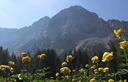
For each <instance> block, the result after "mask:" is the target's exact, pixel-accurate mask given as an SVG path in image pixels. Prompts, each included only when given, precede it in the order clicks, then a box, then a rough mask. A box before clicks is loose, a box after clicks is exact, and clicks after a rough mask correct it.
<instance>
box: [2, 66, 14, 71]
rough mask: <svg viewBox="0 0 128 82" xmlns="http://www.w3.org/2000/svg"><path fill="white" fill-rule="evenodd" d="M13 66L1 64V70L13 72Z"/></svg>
mask: <svg viewBox="0 0 128 82" xmlns="http://www.w3.org/2000/svg"><path fill="white" fill-rule="evenodd" d="M12 69H13V68H12V67H10V66H8V65H0V70H1V71H6V72H11V71H12Z"/></svg>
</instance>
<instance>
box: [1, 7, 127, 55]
mask: <svg viewBox="0 0 128 82" xmlns="http://www.w3.org/2000/svg"><path fill="white" fill-rule="evenodd" d="M112 24H114V25H117V26H119V25H123V27H125V29H127V27H128V22H126V21H118V20H108V21H105V20H103V19H102V18H99V17H98V15H97V14H96V13H93V12H90V11H88V10H86V9H84V8H83V7H81V6H71V7H69V8H66V9H63V10H61V11H60V12H59V13H57V14H56V15H55V16H53V17H52V18H49V17H47V16H46V17H43V18H41V19H40V20H38V21H36V22H34V23H33V24H32V25H30V26H28V27H27V26H26V27H23V28H21V29H3V28H1V29H0V37H1V39H0V45H2V46H4V47H5V48H9V50H10V51H14V52H16V53H20V52H22V51H29V52H31V53H35V52H36V51H37V50H39V49H43V48H54V49H55V50H56V51H57V52H58V54H59V55H61V54H62V53H64V52H65V51H68V50H71V49H74V48H76V49H80V48H83V49H85V48H86V49H87V48H89V49H91V48H92V47H94V46H95V48H96V47H97V46H99V45H101V46H102V47H98V49H101V48H102V49H103V50H105V49H106V48H109V45H108V44H107V43H108V42H109V41H110V40H111V39H112V40H113V36H112V32H113V29H114V28H113V27H112ZM127 30H128V29H127ZM93 49H94V48H92V50H93Z"/></svg>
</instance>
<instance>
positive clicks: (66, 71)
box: [60, 67, 71, 75]
mask: <svg viewBox="0 0 128 82" xmlns="http://www.w3.org/2000/svg"><path fill="white" fill-rule="evenodd" d="M60 73H61V74H63V75H68V74H70V73H71V70H70V68H68V67H62V68H60Z"/></svg>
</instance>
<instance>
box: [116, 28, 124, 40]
mask: <svg viewBox="0 0 128 82" xmlns="http://www.w3.org/2000/svg"><path fill="white" fill-rule="evenodd" d="M114 34H115V36H116V37H117V38H120V37H121V36H122V35H123V34H124V30H123V29H122V28H118V29H115V30H114Z"/></svg>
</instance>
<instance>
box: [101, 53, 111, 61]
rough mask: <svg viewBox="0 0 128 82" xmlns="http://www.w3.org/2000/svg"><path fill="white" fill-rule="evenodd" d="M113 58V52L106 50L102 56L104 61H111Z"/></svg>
mask: <svg viewBox="0 0 128 82" xmlns="http://www.w3.org/2000/svg"><path fill="white" fill-rule="evenodd" d="M112 59H113V52H105V53H104V54H103V57H102V62H106V61H111V60H112Z"/></svg>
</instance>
